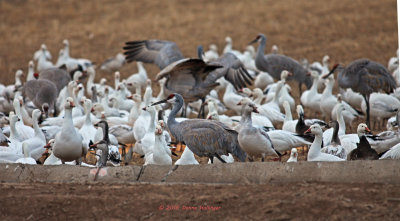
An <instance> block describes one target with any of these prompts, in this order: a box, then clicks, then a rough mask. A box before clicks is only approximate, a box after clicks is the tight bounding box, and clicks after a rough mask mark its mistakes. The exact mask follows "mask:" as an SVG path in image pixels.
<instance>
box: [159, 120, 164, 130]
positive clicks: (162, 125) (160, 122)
mask: <svg viewBox="0 0 400 221" xmlns="http://www.w3.org/2000/svg"><path fill="white" fill-rule="evenodd" d="M158 125H160V126H161V128H163V129H164V128H165V122H164V121H163V120H159V121H158Z"/></svg>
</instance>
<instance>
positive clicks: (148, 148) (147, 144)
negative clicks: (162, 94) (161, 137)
mask: <svg viewBox="0 0 400 221" xmlns="http://www.w3.org/2000/svg"><path fill="white" fill-rule="evenodd" d="M143 110H144V111H146V112H148V113H149V114H150V120H149V121H148V122H147V129H146V133H145V135H144V136H143V138H142V139H141V140H140V143H141V149H142V150H140V148H139V149H138V150H136V152H137V153H139V154H141V153H142V151H143V153H144V154H146V155H147V154H148V153H151V152H152V147H153V146H154V141H155V134H154V131H155V128H156V110H155V107H153V106H149V107H145V108H143ZM135 147H136V146H135ZM145 157H146V156H145ZM146 161H147V160H146Z"/></svg>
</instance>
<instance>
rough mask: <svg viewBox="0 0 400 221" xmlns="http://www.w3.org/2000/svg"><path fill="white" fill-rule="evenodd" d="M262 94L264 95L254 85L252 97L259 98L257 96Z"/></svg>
mask: <svg viewBox="0 0 400 221" xmlns="http://www.w3.org/2000/svg"><path fill="white" fill-rule="evenodd" d="M263 95H264V93H263V91H262V90H261V89H260V88H258V87H256V88H254V89H253V96H254V98H259V97H262V96H263Z"/></svg>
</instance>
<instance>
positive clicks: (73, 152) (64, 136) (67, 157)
mask: <svg viewBox="0 0 400 221" xmlns="http://www.w3.org/2000/svg"><path fill="white" fill-rule="evenodd" d="M74 107H75V104H74V101H73V99H72V98H71V97H68V98H67V102H66V103H65V106H64V109H65V115H64V122H63V126H62V129H61V132H60V133H58V134H57V135H56V138H55V143H54V149H53V152H54V155H55V156H56V157H58V158H60V159H61V161H62V163H63V164H64V163H65V162H66V161H73V160H75V161H76V163H77V164H78V163H79V164H80V162H81V157H82V156H86V153H87V151H88V148H87V146H85V145H84V143H83V138H82V136H81V135H80V134H79V133H77V132H76V130H75V128H74V125H73V122H72V108H74Z"/></svg>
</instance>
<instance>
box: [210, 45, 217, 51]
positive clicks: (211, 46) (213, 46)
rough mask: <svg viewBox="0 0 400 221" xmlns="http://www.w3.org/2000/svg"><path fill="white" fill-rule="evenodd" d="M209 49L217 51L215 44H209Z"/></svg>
mask: <svg viewBox="0 0 400 221" xmlns="http://www.w3.org/2000/svg"><path fill="white" fill-rule="evenodd" d="M209 49H210V50H211V51H214V52H218V48H217V45H215V44H210V46H209Z"/></svg>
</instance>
